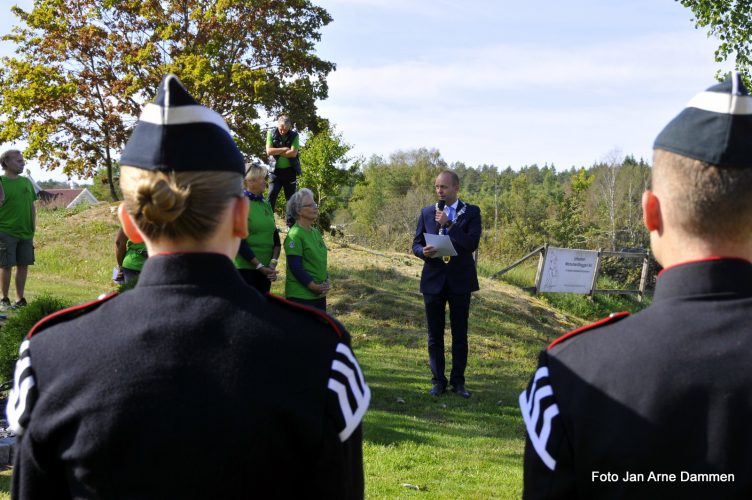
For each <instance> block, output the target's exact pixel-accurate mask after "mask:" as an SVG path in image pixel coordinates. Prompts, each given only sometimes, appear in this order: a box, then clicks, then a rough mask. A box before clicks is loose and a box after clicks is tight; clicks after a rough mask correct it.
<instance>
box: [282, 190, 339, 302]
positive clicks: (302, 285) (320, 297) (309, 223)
mask: <svg viewBox="0 0 752 500" xmlns="http://www.w3.org/2000/svg"><path fill="white" fill-rule="evenodd" d="M318 216H319V206H318V205H317V204H316V202H315V201H313V192H312V191H311V190H310V189H307V188H303V189H301V190H300V191H298V192H297V193H295V194H294V195H292V197H291V198H290V200H289V201H288V202H287V209H286V217H287V219H288V220H292V221H295V223H294V224H293V225H292V227H290V230H289V231H288V232H287V237H286V238H285V245H284V246H285V255H287V274H286V275H285V297H287V300H290V301H293V302H297V303H299V304H304V305H307V306H310V307H315V308H317V309H321V310H322V311H326V294H328V293H329V290H330V289H331V284H330V282H329V271H328V269H327V249H326V244H325V243H324V238H323V237H322V236H321V232H320V231H319V230H318V229H316V228H315V227H314V226H313V223H314V221H315V220H316V218H317V217H318Z"/></svg>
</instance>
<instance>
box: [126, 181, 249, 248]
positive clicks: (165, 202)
mask: <svg viewBox="0 0 752 500" xmlns="http://www.w3.org/2000/svg"><path fill="white" fill-rule="evenodd" d="M120 188H121V189H122V190H123V198H124V203H125V209H126V210H127V211H128V213H129V214H130V216H131V217H132V218H133V220H134V222H135V223H136V225H137V226H138V228H139V229H140V230H141V232H142V233H143V234H144V236H146V237H147V238H149V239H153V240H159V239H161V238H163V237H165V238H168V239H172V240H180V239H185V238H188V239H191V240H194V241H201V240H203V239H205V238H207V237H208V236H209V235H211V234H212V233H213V232H214V230H215V229H216V227H217V225H218V224H219V221H220V217H221V215H222V213H223V211H224V210H225V208H226V207H227V205H228V203H229V202H230V200H231V199H232V198H234V197H237V196H242V192H243V178H242V176H241V175H240V174H238V173H235V172H224V171H196V172H168V173H165V172H160V171H156V170H144V169H141V168H135V167H128V166H123V167H121V169H120Z"/></svg>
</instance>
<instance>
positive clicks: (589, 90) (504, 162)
mask: <svg viewBox="0 0 752 500" xmlns="http://www.w3.org/2000/svg"><path fill="white" fill-rule="evenodd" d="M0 2H1V4H2V5H3V10H4V11H5V9H6V6H7V5H8V4H9V3H10V1H9V0H0ZM15 2H16V3H18V4H20V5H25V6H28V5H29V4H30V3H31V2H30V0H15ZM314 3H317V4H318V5H321V6H323V7H324V8H326V9H327V10H328V11H329V12H330V14H331V15H332V16H333V17H334V21H333V22H332V23H331V24H330V25H329V26H327V27H325V28H324V30H323V33H322V40H321V42H320V43H319V44H318V52H319V55H320V56H321V57H323V58H324V59H327V60H330V61H333V62H335V63H336V64H337V71H335V72H333V73H332V74H331V75H330V77H329V79H328V81H329V99H327V100H325V101H322V102H320V103H319V112H320V114H321V115H323V116H325V117H326V118H329V119H330V120H331V121H332V122H333V123H334V124H335V125H336V126H337V129H338V131H339V132H341V133H342V135H343V137H344V139H345V141H346V142H348V143H350V144H351V145H352V146H353V148H354V153H356V154H358V155H362V156H364V157H368V156H370V155H372V154H379V155H381V156H384V157H386V156H388V155H389V154H390V153H392V152H394V151H396V150H399V149H410V148H418V147H427V148H437V149H439V151H441V153H442V156H443V157H444V159H445V160H447V161H448V162H450V163H451V162H455V161H461V162H464V163H465V164H467V165H469V166H477V165H481V164H494V165H497V166H500V167H506V166H512V167H513V168H518V167H520V166H523V165H530V164H533V163H536V164H538V165H543V164H545V163H548V164H552V163H553V164H554V165H556V166H557V168H560V169H561V168H569V167H571V166H589V165H591V164H593V163H594V162H597V161H599V160H602V159H604V158H606V157H609V156H613V153H614V152H615V151H620V152H621V153H622V154H634V155H635V156H637V157H638V158H639V157H644V158H646V159H649V158H650V156H651V149H652V143H653V140H654V138H655V136H656V135H657V133H658V132H659V131H660V130H661V128H662V127H663V126H664V125H665V124H666V123H667V122H668V121H669V120H670V119H671V118H672V117H673V116H674V115H676V114H677V113H678V112H679V111H680V110H681V109H682V108H683V106H684V105H685V104H686V102H687V101H688V100H689V99H690V98H691V97H692V96H693V95H694V94H695V93H697V92H698V91H700V90H702V89H704V88H707V87H708V86H710V85H711V84H712V83H713V76H714V74H715V71H716V69H718V68H719V67H721V66H720V65H718V64H717V63H715V61H714V59H713V51H714V49H715V46H716V41H715V40H713V39H708V38H707V36H706V35H705V33H704V31H701V30H697V29H695V27H694V24H693V22H692V21H691V17H692V16H691V13H690V11H689V10H687V9H685V8H684V7H682V6H681V5H680V4H679V3H678V2H676V1H674V0H629V1H628V2H626V1H623V0H571V1H569V2H561V1H553V0H539V1H537V2H520V1H514V2H512V1H508V0H496V1H493V0H476V1H474V2H459V1H449V0H318V1H315V0H314ZM6 12H7V11H6ZM9 17H10V16H6V15H4V14H3V15H2V16H0V31H1V32H3V33H5V32H7V31H8V27H9V21H12V19H9ZM8 48H9V47H7V46H6V47H4V48H0V50H3V51H4V52H5V53H7V51H8ZM3 147H4V148H5V147H7V145H3ZM32 172H33V173H35V172H34V169H33V168H32ZM35 174H36V173H35ZM36 176H37V177H40V175H39V174H37V175H36ZM48 176H49V174H48V173H46V172H45V173H44V174H41V177H42V178H47V177H48Z"/></svg>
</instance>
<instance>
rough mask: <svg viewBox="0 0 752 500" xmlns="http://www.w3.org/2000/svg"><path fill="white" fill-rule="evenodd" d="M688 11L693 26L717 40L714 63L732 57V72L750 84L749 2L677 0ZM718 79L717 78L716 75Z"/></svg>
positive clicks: (751, 31) (751, 38) (751, 21)
mask: <svg viewBox="0 0 752 500" xmlns="http://www.w3.org/2000/svg"><path fill="white" fill-rule="evenodd" d="M678 1H679V2H681V4H682V5H683V6H685V7H687V8H688V9H690V10H691V11H692V14H693V15H694V21H695V26H696V27H698V28H706V29H707V30H708V35H711V36H714V37H716V38H718V40H719V41H720V44H719V45H718V48H717V49H716V51H715V60H716V61H718V62H724V61H726V60H728V59H729V58H731V57H733V61H734V65H735V67H736V69H737V70H738V71H739V72H741V73H742V74H743V75H744V79H745V80H746V82H747V83H748V84H749V83H751V82H752V79H751V78H750V76H752V73H751V71H752V2H750V1H749V0H678ZM717 76H721V75H717Z"/></svg>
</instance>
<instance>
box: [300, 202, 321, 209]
mask: <svg viewBox="0 0 752 500" xmlns="http://www.w3.org/2000/svg"><path fill="white" fill-rule="evenodd" d="M306 207H311V208H318V205H317V204H316V203H308V204H306V205H303V208H306Z"/></svg>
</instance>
